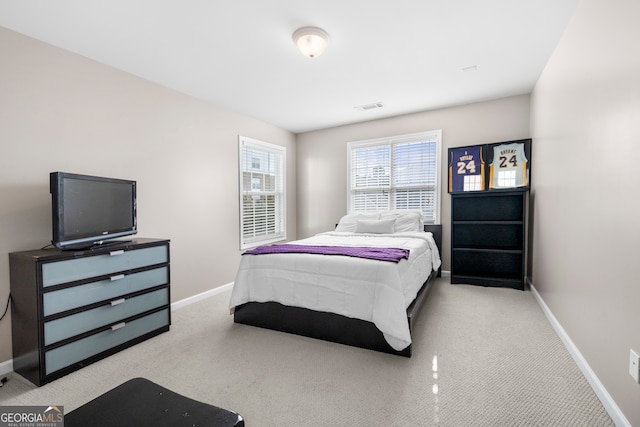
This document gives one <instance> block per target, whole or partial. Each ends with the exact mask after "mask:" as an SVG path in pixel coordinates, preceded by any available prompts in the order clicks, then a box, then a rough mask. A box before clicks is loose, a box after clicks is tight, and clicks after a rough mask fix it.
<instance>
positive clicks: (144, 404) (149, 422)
mask: <svg viewBox="0 0 640 427" xmlns="http://www.w3.org/2000/svg"><path fill="white" fill-rule="evenodd" d="M64 425H65V427H87V426H91V427H129V426H131V427H145V426H153V427H165V426H166V427H182V426H184V427H193V426H205V427H210V426H216V427H218V426H220V427H222V426H235V427H244V420H243V419H242V417H241V416H240V415H238V414H237V413H235V412H233V411H228V410H226V409H222V408H218V407H216V406H213V405H209V404H206V403H202V402H198V401H196V400H193V399H189V398H188V397H184V396H182V395H180V394H178V393H175V392H173V391H171V390H168V389H166V388H164V387H161V386H159V385H158V384H155V383H153V382H151V381H149V380H147V379H144V378H134V379H132V380H129V381H127V382H125V383H124V384H121V385H119V386H118V387H116V388H114V389H112V390H110V391H108V392H106V393H105V394H103V395H101V396H98V397H97V398H95V399H93V400H92V401H90V402H87V403H85V404H84V405H82V406H80V407H79V408H77V409H75V410H73V411H71V412H69V413H68V414H66V415H65V417H64Z"/></svg>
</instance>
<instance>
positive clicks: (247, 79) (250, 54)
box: [0, 0, 579, 133]
mask: <svg viewBox="0 0 640 427" xmlns="http://www.w3.org/2000/svg"><path fill="white" fill-rule="evenodd" d="M578 1H579V0H393V1H392V0H235V1H234V0H228V1H222V0H56V1H53V0H0V25H1V26H4V27H6V28H9V29H12V30H14V31H17V32H20V33H23V34H25V35H28V36H31V37H33V38H36V39H39V40H42V41H45V42H47V43H50V44H52V45H55V46H59V47H61V48H64V49H67V50H70V51H72V52H75V53H78V54H80V55H83V56H86V57H88V58H91V59H94V60H96V61H99V62H102V63H104V64H108V65H110V66H112V67H115V68H118V69H120V70H124V71H127V72H129V73H132V74H135V75H137V76H140V77H142V78H145V79H147V80H150V81H153V82H156V83H158V84H161V85H163V86H166V87H169V88H172V89H175V90H177V91H180V92H183V93H186V94H190V95H192V96H194V97H196V98H199V99H202V100H206V101H209V102H211V103H213V104H216V105H219V106H222V107H225V108H228V109H231V110H234V111H237V112H240V113H243V114H246V115H249V116H252V117H255V118H258V119H260V120H263V121H265V122H268V123H271V124H274V125H276V126H279V127H281V128H284V129H287V130H289V131H292V132H295V133H298V132H304V131H309V130H314V129H321V128H327V127H332V126H337V125H342V124H348V123H354V122H361V121H367V120H373V119H379V118H383V117H390V116H396V115H400V114H406V113H412V112H417V111H425V110H430V109H435V108H442V107H447V106H452V105H460V104H465V103H470V102H477V101H483V100H489V99H495V98H502V97H505V96H511V95H519V94H525V93H529V92H530V91H531V89H532V88H533V86H534V84H535V82H536V80H537V78H538V76H539V75H540V73H541V72H542V69H543V67H544V65H545V64H546V62H547V60H548V58H549V56H550V55H551V53H552V52H553V49H554V48H555V46H556V44H557V42H558V40H559V38H560V36H561V35H562V32H563V31H564V28H565V27H566V25H567V23H568V21H569V19H570V17H571V15H572V13H573V11H574V10H575V8H576V5H577V3H578ZM306 25H313V26H318V27H321V28H323V29H324V30H325V31H327V32H328V33H329V35H330V37H331V40H330V43H329V47H328V48H327V50H326V51H325V53H324V54H323V55H322V56H321V57H319V58H316V59H309V58H306V57H304V56H302V55H301V54H300V53H299V52H298V51H297V49H296V46H295V45H294V43H293V40H292V38H291V35H292V33H293V32H294V31H295V30H296V29H297V28H299V27H301V26H306ZM1 61H2V60H1V59H0V66H2V65H1V64H2V63H1ZM468 67H476V69H475V71H464V70H465V69H466V68H468ZM376 102H381V103H382V104H383V105H384V107H382V108H379V109H374V110H368V111H358V110H356V109H355V108H354V107H356V106H359V105H363V104H370V103H376Z"/></svg>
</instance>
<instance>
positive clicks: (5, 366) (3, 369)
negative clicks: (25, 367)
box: [0, 359, 13, 376]
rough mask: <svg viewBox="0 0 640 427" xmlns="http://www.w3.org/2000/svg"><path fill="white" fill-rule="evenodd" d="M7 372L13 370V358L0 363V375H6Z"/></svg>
mask: <svg viewBox="0 0 640 427" xmlns="http://www.w3.org/2000/svg"><path fill="white" fill-rule="evenodd" d="M9 372H13V359H9V360H7V361H6V362H2V363H0V376H1V375H7V374H8V373H9Z"/></svg>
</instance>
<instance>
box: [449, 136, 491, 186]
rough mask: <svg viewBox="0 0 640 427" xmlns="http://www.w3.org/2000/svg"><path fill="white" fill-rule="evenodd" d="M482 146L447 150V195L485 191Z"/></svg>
mask: <svg viewBox="0 0 640 427" xmlns="http://www.w3.org/2000/svg"><path fill="white" fill-rule="evenodd" d="M483 148H484V147H483V146H482V145H474V146H471V147H458V148H451V149H449V193H453V192H458V191H482V190H484V189H485V177H484V159H483V157H482V152H483Z"/></svg>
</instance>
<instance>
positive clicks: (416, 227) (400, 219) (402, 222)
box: [380, 210, 424, 233]
mask: <svg viewBox="0 0 640 427" xmlns="http://www.w3.org/2000/svg"><path fill="white" fill-rule="evenodd" d="M380 218H381V219H395V220H396V224H395V232H396V233H400V232H403V231H424V223H423V221H422V212H420V211H409V210H407V211H385V212H381V213H380Z"/></svg>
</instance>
